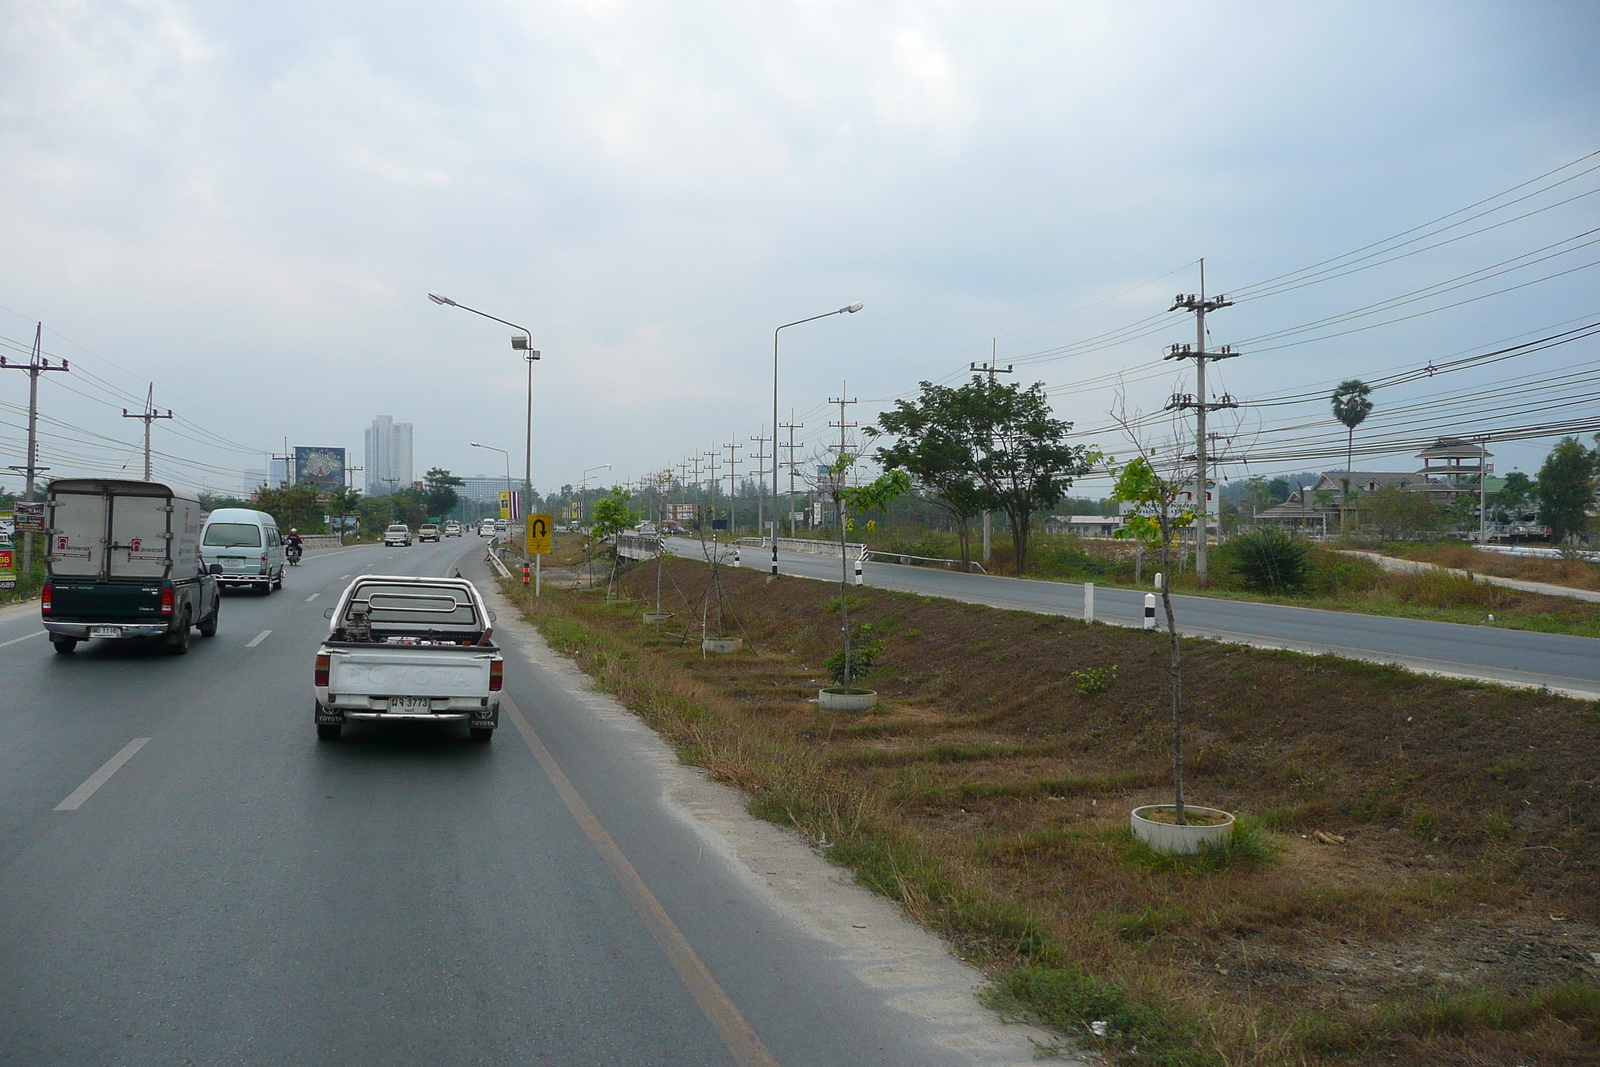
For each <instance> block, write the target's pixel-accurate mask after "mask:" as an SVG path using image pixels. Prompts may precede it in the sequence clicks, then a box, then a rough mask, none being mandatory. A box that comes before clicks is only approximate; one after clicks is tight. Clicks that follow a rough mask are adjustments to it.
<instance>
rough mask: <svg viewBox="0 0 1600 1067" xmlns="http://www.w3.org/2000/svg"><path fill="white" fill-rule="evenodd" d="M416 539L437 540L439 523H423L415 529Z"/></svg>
mask: <svg viewBox="0 0 1600 1067" xmlns="http://www.w3.org/2000/svg"><path fill="white" fill-rule="evenodd" d="M417 540H418V541H438V540H439V524H438V523H436V522H425V523H423V524H422V526H421V528H420V529H418V530H417Z"/></svg>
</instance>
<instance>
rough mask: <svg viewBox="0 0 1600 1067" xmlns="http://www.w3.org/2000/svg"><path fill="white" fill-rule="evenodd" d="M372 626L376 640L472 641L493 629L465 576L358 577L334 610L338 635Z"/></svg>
mask: <svg viewBox="0 0 1600 1067" xmlns="http://www.w3.org/2000/svg"><path fill="white" fill-rule="evenodd" d="M368 628H370V630H371V633H372V639H373V640H383V639H384V638H385V637H389V636H406V635H412V636H424V635H428V634H437V635H439V636H442V637H445V638H447V639H453V640H458V641H459V640H464V639H469V638H470V639H471V640H473V641H476V640H478V639H479V638H480V637H482V635H483V633H484V631H485V630H487V629H488V628H489V620H488V616H487V612H486V611H485V610H484V608H483V599H482V597H480V596H479V595H478V590H477V589H476V588H474V587H473V585H472V583H471V582H469V581H467V580H466V579H464V578H410V577H386V576H383V575H372V576H368V577H362V578H357V579H356V580H355V581H353V582H351V583H350V587H349V588H348V589H346V590H345V591H344V595H343V596H342V597H340V599H339V604H338V606H337V607H336V608H335V609H334V613H333V631H334V636H335V637H336V638H342V639H349V637H350V636H351V634H352V632H360V631H362V630H366V629H368Z"/></svg>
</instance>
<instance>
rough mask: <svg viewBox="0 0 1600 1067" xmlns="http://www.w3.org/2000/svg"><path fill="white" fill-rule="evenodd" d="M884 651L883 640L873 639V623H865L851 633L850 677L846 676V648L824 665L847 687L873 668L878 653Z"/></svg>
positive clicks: (825, 661) (827, 660)
mask: <svg viewBox="0 0 1600 1067" xmlns="http://www.w3.org/2000/svg"><path fill="white" fill-rule="evenodd" d="M882 651H883V642H882V641H874V640H873V639H872V624H871V623H864V624H862V625H861V626H858V627H857V628H856V629H855V630H854V631H853V632H852V633H851V634H850V671H849V677H846V676H845V668H844V649H842V648H841V649H840V650H839V651H837V652H835V653H834V654H833V655H831V656H829V657H828V658H827V659H825V660H823V661H822V665H823V666H824V667H826V668H828V673H829V674H830V675H832V676H833V680H834V681H835V682H837V683H838V684H839V685H841V686H843V687H844V688H845V689H849V688H850V687H851V686H853V685H855V682H856V679H858V678H860V677H862V676H863V675H865V674H866V673H867V672H868V671H870V670H872V665H873V663H874V662H875V661H876V660H877V658H878V653H880V652H882Z"/></svg>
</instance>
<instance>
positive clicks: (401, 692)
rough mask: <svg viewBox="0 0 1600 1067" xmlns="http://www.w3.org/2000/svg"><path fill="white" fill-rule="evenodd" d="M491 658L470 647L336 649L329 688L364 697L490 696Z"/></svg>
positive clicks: (332, 659)
mask: <svg viewBox="0 0 1600 1067" xmlns="http://www.w3.org/2000/svg"><path fill="white" fill-rule="evenodd" d="M493 659H494V654H493V653H490V652H480V651H476V650H474V649H472V648H471V647H470V646H467V647H462V648H450V647H443V648H406V647H405V646H403V645H391V646H373V648H372V649H371V650H370V651H369V650H367V649H338V650H335V651H334V653H333V655H332V656H331V657H330V662H329V665H328V690H329V691H330V692H333V693H359V694H366V695H368V696H418V697H452V696H488V695H489V664H490V663H491V662H492V661H493Z"/></svg>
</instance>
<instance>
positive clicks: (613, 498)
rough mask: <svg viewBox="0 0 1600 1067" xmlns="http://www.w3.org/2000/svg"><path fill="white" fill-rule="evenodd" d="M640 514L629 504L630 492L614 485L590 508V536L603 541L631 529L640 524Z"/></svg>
mask: <svg viewBox="0 0 1600 1067" xmlns="http://www.w3.org/2000/svg"><path fill="white" fill-rule="evenodd" d="M640 514H642V513H641V512H639V511H637V510H635V509H633V508H630V507H629V506H628V494H627V493H625V492H623V491H622V488H621V487H620V486H618V487H614V488H613V489H612V490H611V492H610V493H609V494H608V495H606V496H603V497H601V498H600V499H599V500H596V501H595V502H594V505H593V506H592V507H591V508H590V509H589V536H591V537H594V538H596V539H597V540H601V541H603V540H605V539H606V538H607V537H614V536H616V535H617V534H619V533H622V532H623V531H625V530H631V529H633V528H634V527H635V526H637V525H638V524H639V516H640Z"/></svg>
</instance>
